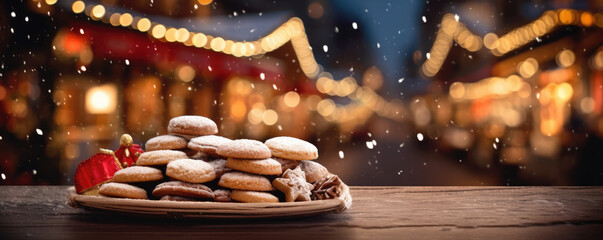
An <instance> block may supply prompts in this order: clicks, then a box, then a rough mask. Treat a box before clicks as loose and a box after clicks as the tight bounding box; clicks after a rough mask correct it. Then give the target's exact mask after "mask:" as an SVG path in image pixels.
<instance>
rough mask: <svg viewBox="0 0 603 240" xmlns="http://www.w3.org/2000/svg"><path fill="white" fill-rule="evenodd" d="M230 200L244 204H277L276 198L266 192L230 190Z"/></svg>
mask: <svg viewBox="0 0 603 240" xmlns="http://www.w3.org/2000/svg"><path fill="white" fill-rule="evenodd" d="M230 198H231V199H232V200H235V201H238V202H245V203H277V202H278V198H277V197H276V196H274V195H272V194H270V193H267V192H256V191H243V190H232V193H230Z"/></svg>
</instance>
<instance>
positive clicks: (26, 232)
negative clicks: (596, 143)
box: [0, 186, 603, 240]
mask: <svg viewBox="0 0 603 240" xmlns="http://www.w3.org/2000/svg"><path fill="white" fill-rule="evenodd" d="M67 188H68V186H0V239H23V238H30V239H45V238H52V239H57V238H59V239H66V238H67V239H69V238H73V239H83V238H84V237H86V238H87V239H88V238H94V239H114V238H116V237H119V239H125V238H130V237H152V238H156V237H164V238H167V237H170V238H173V239H180V238H181V237H184V238H196V239H201V238H203V239H215V238H218V237H225V238H238V239H256V238H264V239H309V240H312V239H449V238H454V239H457V238H462V239H485V238H489V239H492V238H495V239H557V238H565V239H567V238H573V239H601V236H603V187H352V188H351V193H352V197H353V198H354V204H353V205H352V208H351V209H349V210H347V211H346V212H344V213H342V214H329V215H323V216H316V217H309V218H302V219H277V220H266V219H265V220H236V221H233V220H228V221H226V220H184V219H154V218H141V217H128V216H123V215H116V214H106V213H101V212H95V211H87V210H84V209H75V208H72V207H71V206H69V205H68V204H67ZM116 239H117V238H116Z"/></svg>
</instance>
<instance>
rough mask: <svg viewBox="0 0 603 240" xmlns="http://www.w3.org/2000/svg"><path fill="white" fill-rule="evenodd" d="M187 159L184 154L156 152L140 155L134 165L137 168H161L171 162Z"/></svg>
mask: <svg viewBox="0 0 603 240" xmlns="http://www.w3.org/2000/svg"><path fill="white" fill-rule="evenodd" d="M183 158H187V157H186V154H185V153H183V152H181V151H174V150H157V151H150V152H145V153H143V154H140V156H139V157H138V160H136V165H138V166H161V165H167V164H168V163H170V162H171V161H174V160H177V159H183Z"/></svg>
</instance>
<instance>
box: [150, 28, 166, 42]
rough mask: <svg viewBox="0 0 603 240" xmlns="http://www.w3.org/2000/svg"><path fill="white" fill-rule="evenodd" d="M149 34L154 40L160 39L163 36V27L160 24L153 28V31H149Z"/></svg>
mask: <svg viewBox="0 0 603 240" xmlns="http://www.w3.org/2000/svg"><path fill="white" fill-rule="evenodd" d="M151 34H152V35H153V37H154V38H157V39H160V38H162V37H163V36H165V27H164V26H163V25H161V24H159V25H155V27H153V30H151Z"/></svg>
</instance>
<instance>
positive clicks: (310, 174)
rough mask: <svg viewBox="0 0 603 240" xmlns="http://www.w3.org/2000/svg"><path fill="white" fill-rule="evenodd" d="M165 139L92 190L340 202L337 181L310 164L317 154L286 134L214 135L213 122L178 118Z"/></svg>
mask: <svg viewBox="0 0 603 240" xmlns="http://www.w3.org/2000/svg"><path fill="white" fill-rule="evenodd" d="M168 133H169V135H162V136H157V137H154V138H152V139H150V140H148V141H147V142H146V144H145V147H146V152H145V153H142V154H141V155H140V156H139V157H138V160H137V161H136V164H135V166H132V167H127V168H124V169H122V170H119V171H117V172H116V173H115V174H114V175H113V178H112V180H111V181H110V182H109V183H105V184H103V185H102V186H101V187H100V190H99V193H100V194H101V195H104V196H109V197H122V198H134V199H158V200H167V201H216V202H230V201H237V202H250V203H259V202H264V203H274V202H284V201H286V202H294V201H310V200H322V199H330V198H336V197H339V195H340V194H341V191H342V189H341V188H342V184H343V183H342V182H341V180H340V179H339V178H338V177H337V176H336V175H333V174H331V173H329V171H328V170H327V169H326V168H325V167H324V166H322V165H321V164H319V163H317V162H314V161H312V160H314V159H316V158H318V149H317V148H316V147H315V146H314V145H313V144H311V143H309V142H306V141H304V140H301V139H297V138H293V137H275V138H271V139H268V140H267V141H266V142H265V143H262V142H260V141H257V140H251V139H238V140H230V139H228V138H225V137H221V136H217V135H215V134H217V133H218V128H217V126H216V123H215V122H214V121H212V120H211V119H209V118H205V117H201V116H180V117H176V118H173V119H171V120H170V121H169V124H168Z"/></svg>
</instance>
